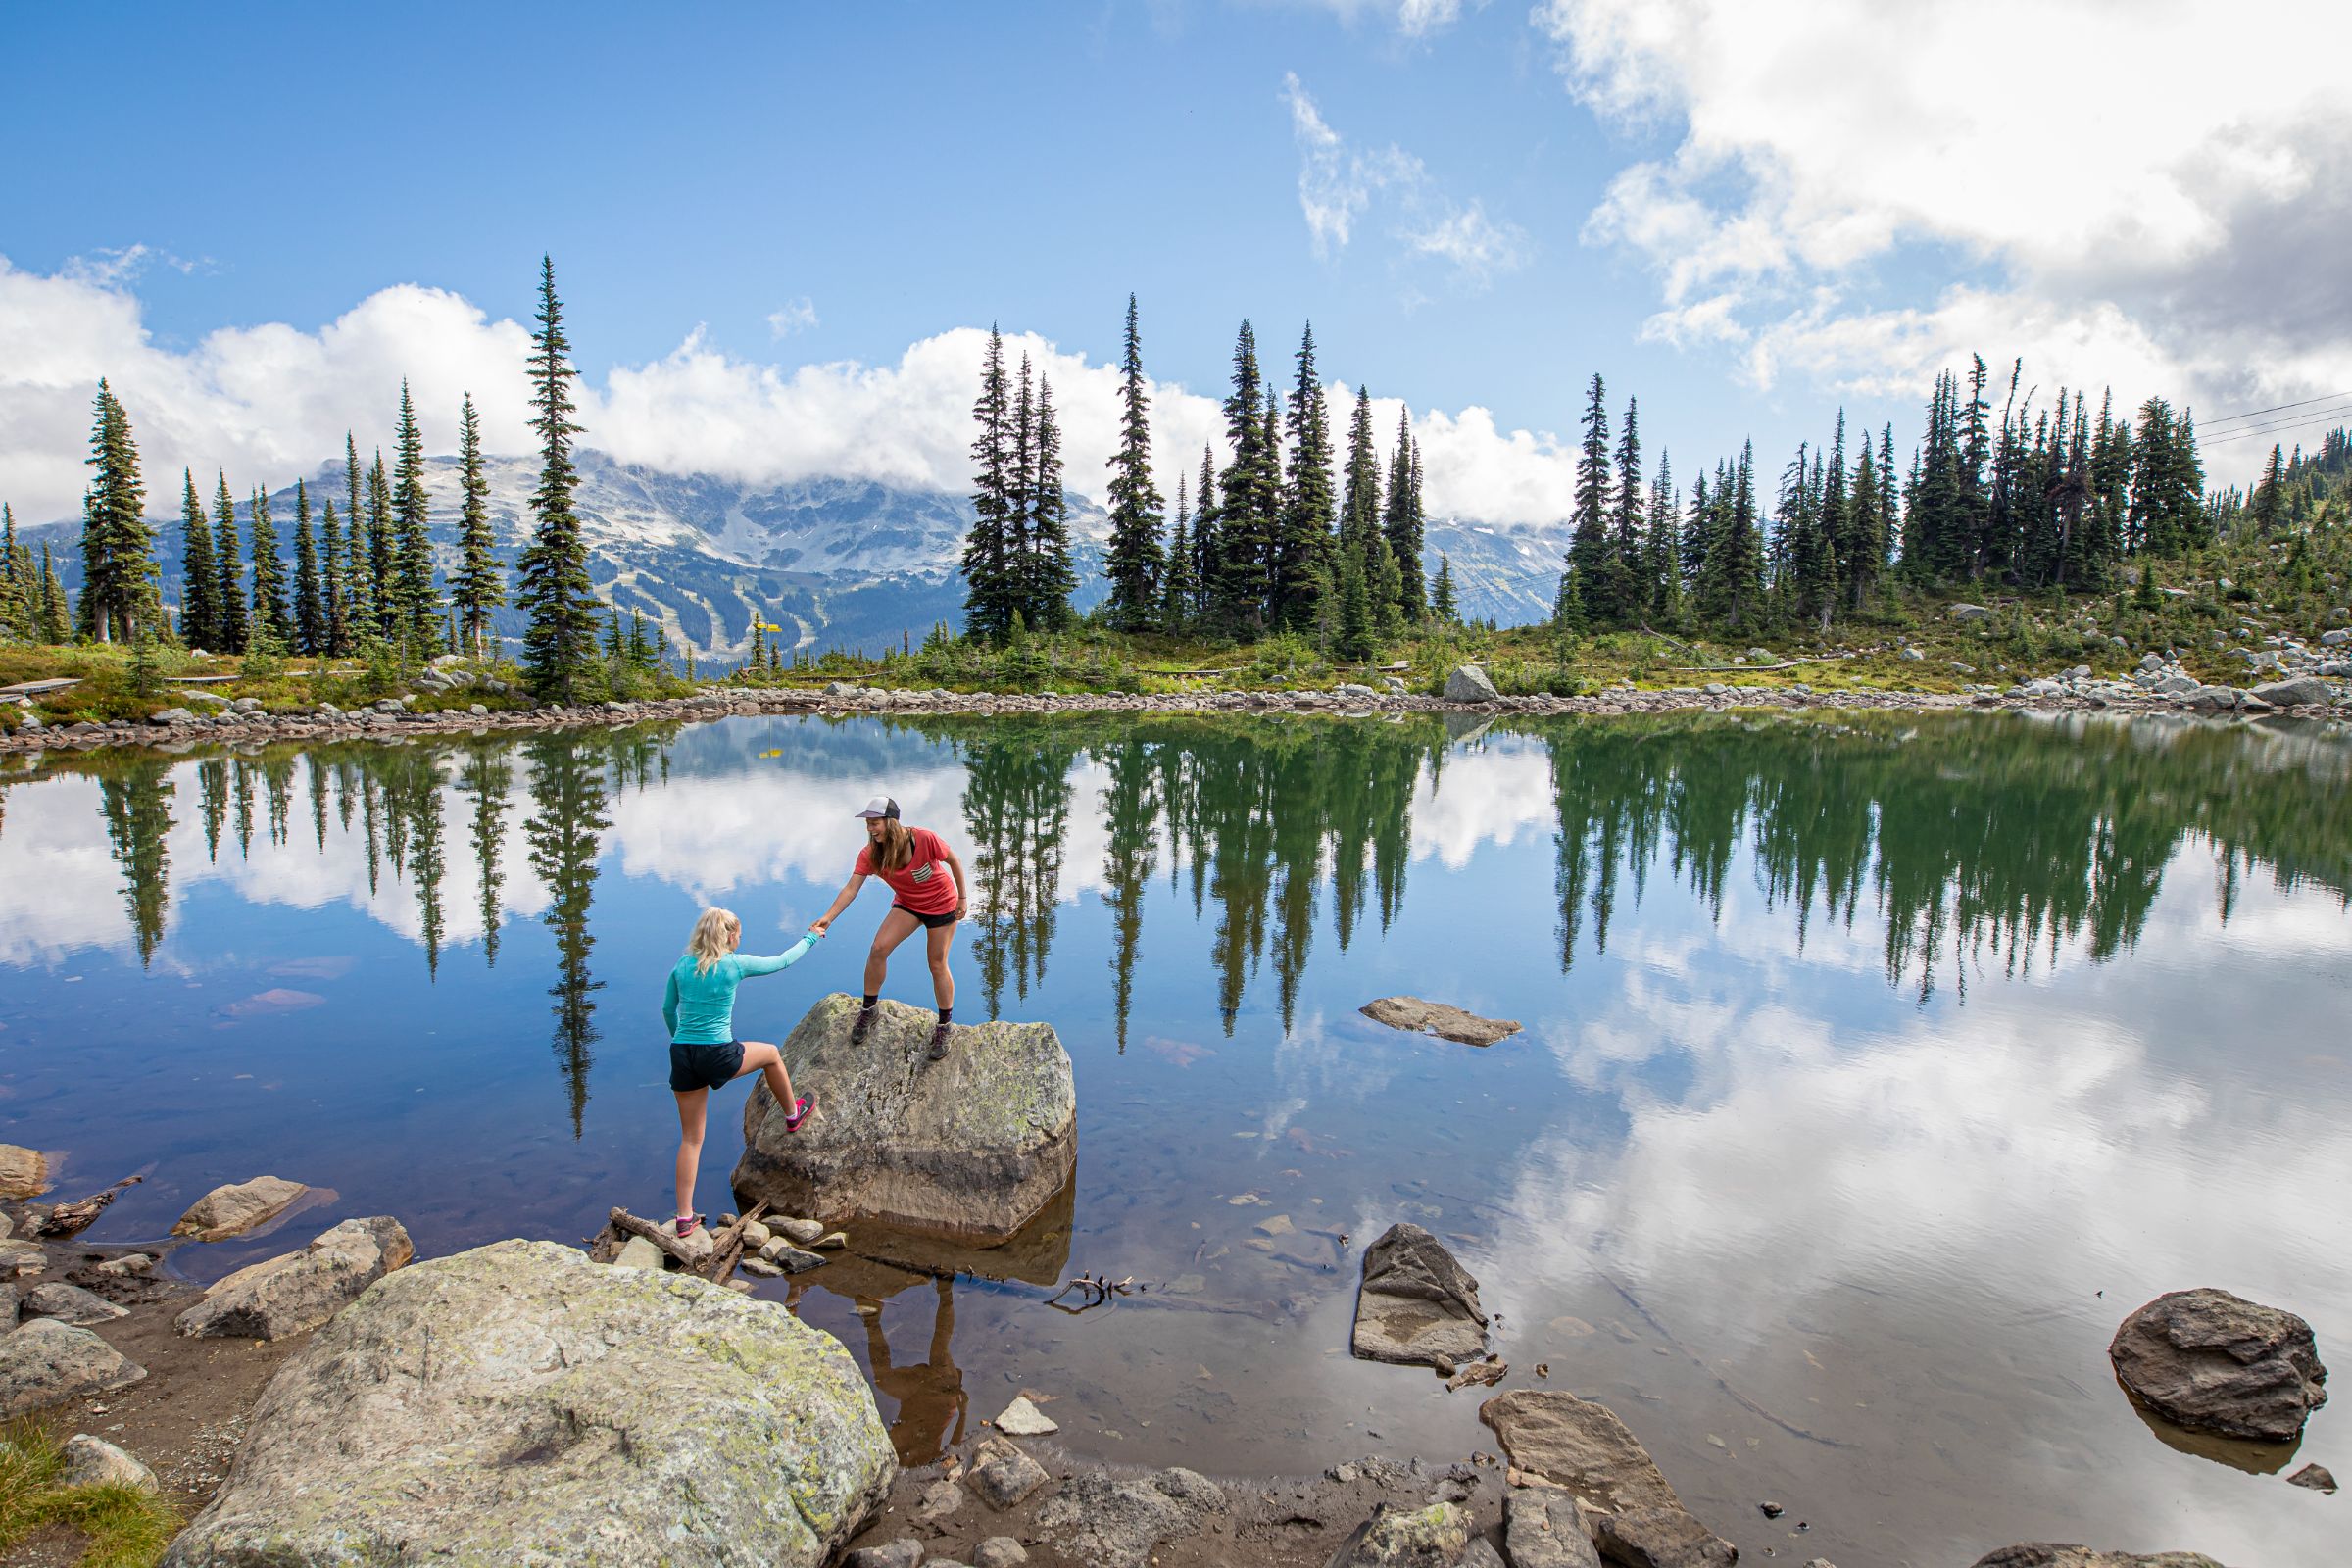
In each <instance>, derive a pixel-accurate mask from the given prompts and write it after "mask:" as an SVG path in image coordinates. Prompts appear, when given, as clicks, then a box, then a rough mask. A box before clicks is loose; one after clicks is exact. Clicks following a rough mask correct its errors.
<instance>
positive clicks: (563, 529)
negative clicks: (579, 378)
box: [515, 257, 596, 703]
mask: <svg viewBox="0 0 2352 1568" xmlns="http://www.w3.org/2000/svg"><path fill="white" fill-rule="evenodd" d="M536 320H537V323H538V330H537V331H536V332H534V333H533V334H532V349H531V362H530V363H531V407H532V409H533V410H534V413H533V414H532V417H531V428H532V429H533V431H535V432H536V433H537V434H538V437H539V483H538V486H537V487H536V488H535V489H533V490H532V492H531V517H532V522H533V527H532V532H531V542H530V544H529V546H528V547H526V548H525V549H524V550H523V552H522V556H521V559H520V560H518V561H517V562H516V563H515V574H516V577H517V579H518V581H517V583H516V587H515V602H516V604H517V605H518V606H519V607H520V608H521V609H522V611H523V613H524V614H525V615H527V616H528V617H529V620H528V626H527V629H526V630H525V631H524V632H523V638H522V657H523V668H524V670H525V672H526V674H527V678H528V680H529V682H530V686H531V690H532V691H533V692H534V693H536V694H537V695H538V696H539V697H541V698H542V699H545V700H549V701H553V702H559V703H570V702H572V701H573V700H574V699H575V698H577V697H579V696H580V695H582V692H581V683H582V678H583V676H584V675H585V674H586V672H587V669H588V666H589V664H590V663H591V662H593V661H594V660H595V658H596V591H595V585H594V583H592V582H591V581H590V580H589V576H588V545H587V541H586V540H585V539H584V538H583V537H582V536H581V532H580V519H579V515H578V514H577V513H575V512H574V511H573V510H572V492H573V491H574V490H576V489H577V488H578V487H579V482H580V476H579V471H578V469H577V468H576V467H574V466H573V463H572V457H571V438H572V437H573V436H575V435H578V434H579V433H580V426H579V425H577V424H575V423H573V422H572V415H573V413H574V412H576V405H575V404H574V403H573V401H572V395H571V381H572V377H573V376H574V375H576V374H577V373H578V372H577V371H575V370H574V369H573V368H572V365H571V341H570V339H569V338H568V337H567V336H566V335H565V333H564V305H563V302H562V301H561V300H559V299H558V298H557V297H556V267H555V262H554V259H553V258H551V257H542V258H541V259H540V263H539V312H538V315H537V317H536Z"/></svg>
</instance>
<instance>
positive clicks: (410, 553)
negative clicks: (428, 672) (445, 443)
mask: <svg viewBox="0 0 2352 1568" xmlns="http://www.w3.org/2000/svg"><path fill="white" fill-rule="evenodd" d="M393 454H394V456H393V467H392V515H393V526H394V529H395V531H396V538H395V547H396V548H395V550H394V553H393V579H394V582H395V583H396V586H395V588H394V589H393V595H392V597H393V603H394V605H395V606H396V607H397V611H396V619H397V621H398V624H397V626H396V627H395V628H394V632H395V635H397V636H398V637H399V638H400V639H401V640H403V641H404V642H406V643H407V645H408V646H409V647H410V648H412V649H415V650H424V649H428V648H430V647H431V646H432V644H433V643H434V642H436V641H437V640H438V637H437V631H438V627H439V622H440V619H441V601H440V596H439V595H438V594H436V593H435V592H434V591H433V547H432V539H431V533H430V527H431V520H430V518H429V516H428V515H427V505H428V503H427V500H426V497H425V493H424V436H423V434H422V432H420V431H419V430H418V429H417V409H416V405H415V404H413V403H411V402H410V401H409V383H408V382H407V380H405V379H404V380H402V382H401V383H400V423H399V425H398V427H397V431H396V434H395V438H394V441H393Z"/></svg>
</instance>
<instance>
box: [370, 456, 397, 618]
mask: <svg viewBox="0 0 2352 1568" xmlns="http://www.w3.org/2000/svg"><path fill="white" fill-rule="evenodd" d="M368 600H369V602H370V603H372V604H373V605H374V606H375V626H374V630H375V635H376V636H378V637H381V638H382V639H384V641H386V642H388V643H398V642H399V641H400V640H401V627H402V615H401V610H402V606H401V600H400V534H399V530H398V525H397V524H396V523H395V522H394V521H393V520H392V486H391V484H390V482H389V481H387V480H386V479H385V478H384V454H383V449H382V448H380V447H379V448H377V449H376V453H375V461H374V462H373V463H372V464H370V465H369V466H368Z"/></svg>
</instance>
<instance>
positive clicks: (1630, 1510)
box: [1478, 1389, 1740, 1568]
mask: <svg viewBox="0 0 2352 1568" xmlns="http://www.w3.org/2000/svg"><path fill="white" fill-rule="evenodd" d="M1478 1417H1479V1419H1480V1420H1482V1421H1484V1422H1485V1423H1486V1424H1487V1425H1488V1426H1490V1427H1493V1428H1494V1429H1495V1437H1496V1438H1497V1439H1498V1440H1499V1441H1500V1442H1501V1444H1502V1451H1503V1452H1504V1453H1505V1454H1507V1455H1508V1456H1509V1457H1510V1461H1511V1463H1512V1465H1513V1466H1515V1467H1516V1468H1518V1469H1520V1470H1523V1471H1525V1472H1527V1473H1528V1474H1529V1475H1531V1476H1533V1477H1535V1478H1537V1479H1539V1480H1542V1481H1548V1482H1550V1483H1551V1484H1552V1485H1554V1486H1557V1487H1563V1488H1565V1489H1566V1490H1567V1491H1568V1492H1569V1493H1571V1494H1573V1495H1575V1496H1576V1497H1577V1498H1578V1499H1580V1500H1581V1501H1582V1502H1583V1503H1584V1504H1585V1505H1586V1506H1585V1513H1584V1517H1585V1521H1586V1527H1587V1529H1588V1530H1589V1532H1590V1534H1591V1537H1592V1540H1593V1544H1595V1545H1596V1546H1597V1547H1598V1548H1599V1551H1600V1554H1601V1555H1602V1556H1603V1557H1605V1558H1607V1559H1608V1560H1609V1561H1611V1562H1619V1563H1633V1564H1639V1565H1641V1568H1730V1564H1732V1563H1734V1562H1737V1561H1738V1560H1739V1558H1740V1552H1739V1549H1738V1548H1737V1547H1735V1546H1734V1545H1733V1544H1731V1543H1730V1542H1728V1541H1725V1540H1723V1539H1722V1538H1721V1537H1719V1536H1717V1535H1715V1534H1714V1533H1713V1532H1712V1531H1710V1530H1708V1529H1707V1528H1706V1526H1704V1525H1702V1524H1700V1523H1699V1522H1698V1520H1697V1519H1695V1518H1693V1517H1692V1516H1691V1511H1690V1510H1689V1509H1688V1508H1686V1507H1684V1506H1683V1499H1682V1498H1681V1497H1679V1496H1677V1495H1675V1491H1674V1488H1673V1487H1672V1486H1670V1485H1668V1484H1667V1481H1666V1477H1665V1475H1664V1473H1663V1472H1661V1471H1660V1470H1659V1469H1658V1467H1657V1465H1656V1463H1655V1462H1654V1461H1652V1460H1651V1458H1650V1457H1649V1450H1648V1449H1646V1448H1644V1447H1642V1445H1641V1443H1640V1441H1639V1440H1637V1439H1636V1438H1635V1437H1634V1435H1633V1433H1631V1432H1629V1431H1627V1430H1626V1426H1625V1423H1624V1422H1622V1421H1620V1420H1618V1419H1617V1416H1616V1413H1615V1412H1614V1411H1612V1410H1611V1409H1609V1407H1608V1406H1607V1405H1605V1404H1595V1403H1593V1402H1591V1401H1590V1400H1586V1399H1580V1398H1578V1397H1576V1396H1575V1395H1573V1394H1569V1393H1566V1392H1565V1391H1562V1390H1557V1389H1514V1390H1513V1391H1512V1392H1510V1393H1509V1394H1501V1395H1496V1396H1495V1397H1494V1398H1492V1399H1489V1400H1488V1401H1487V1402H1486V1403H1484V1404H1482V1405H1480V1406H1479V1407H1478ZM1555 1517H1556V1516H1555ZM1557 1528H1558V1527H1557V1526H1556V1525H1555V1531H1556V1529H1557ZM1570 1560H1573V1559H1570Z"/></svg>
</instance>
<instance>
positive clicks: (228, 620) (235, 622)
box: [213, 468, 247, 654]
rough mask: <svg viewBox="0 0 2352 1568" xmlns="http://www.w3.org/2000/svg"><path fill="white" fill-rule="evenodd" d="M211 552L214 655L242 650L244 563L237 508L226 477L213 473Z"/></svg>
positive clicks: (244, 622)
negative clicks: (216, 573) (216, 570)
mask: <svg viewBox="0 0 2352 1568" xmlns="http://www.w3.org/2000/svg"><path fill="white" fill-rule="evenodd" d="M213 481H214V483H213V551H214V555H215V559H216V561H217V563H218V564H219V567H220V572H221V578H220V583H219V585H218V586H217V587H216V588H215V589H214V590H213V603H214V605H215V607H216V611H215V613H216V614H217V615H218V616H219V620H218V622H217V628H218V630H219V633H220V637H221V641H220V643H219V645H218V646H216V647H215V648H214V649H213V652H214V653H217V654H241V653H243V652H244V651H245V635H246V630H247V622H246V617H245V563H244V556H243V554H242V552H241V551H240V549H239V547H238V544H237V507H236V503H235V502H233V501H231V500H229V499H228V475H227V474H225V473H222V472H221V471H220V470H219V469H217V468H216V469H215V470H214V471H213Z"/></svg>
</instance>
